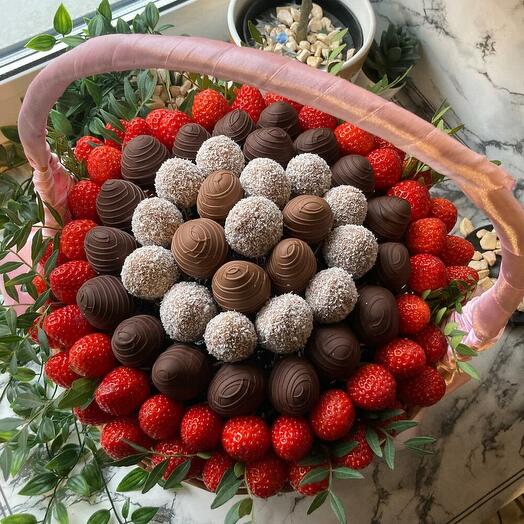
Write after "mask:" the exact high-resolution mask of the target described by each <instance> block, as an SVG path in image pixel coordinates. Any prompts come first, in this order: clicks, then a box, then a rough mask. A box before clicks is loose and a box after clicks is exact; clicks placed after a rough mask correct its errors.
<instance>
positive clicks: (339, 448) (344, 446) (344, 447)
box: [331, 440, 358, 457]
mask: <svg viewBox="0 0 524 524" xmlns="http://www.w3.org/2000/svg"><path fill="white" fill-rule="evenodd" d="M357 446H358V442H356V441H354V440H343V441H340V442H337V443H335V445H334V446H332V448H331V452H332V453H333V455H335V457H343V456H344V455H347V454H348V453H350V452H351V451H353V450H354V449H355V448H356V447H357Z"/></svg>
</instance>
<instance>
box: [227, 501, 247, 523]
mask: <svg viewBox="0 0 524 524" xmlns="http://www.w3.org/2000/svg"><path fill="white" fill-rule="evenodd" d="M252 509H253V499H252V498H244V499H241V500H239V501H238V502H236V503H235V504H233V505H232V506H231V508H229V511H228V512H227V514H226V518H225V519H224V524H237V522H238V521H239V520H240V519H241V518H242V517H245V516H246V515H249V514H250V513H251V510H252Z"/></svg>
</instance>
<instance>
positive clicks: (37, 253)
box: [31, 229, 45, 263]
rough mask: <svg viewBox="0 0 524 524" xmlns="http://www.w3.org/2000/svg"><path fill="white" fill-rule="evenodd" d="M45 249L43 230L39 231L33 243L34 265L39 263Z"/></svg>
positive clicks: (32, 256) (32, 257)
mask: <svg viewBox="0 0 524 524" xmlns="http://www.w3.org/2000/svg"><path fill="white" fill-rule="evenodd" d="M44 249H45V244H44V239H43V237H42V230H41V229H38V230H37V231H36V233H35V234H34V236H33V240H32V241H31V260H32V261H33V263H35V262H38V261H39V260H40V257H41V256H42V255H43V252H44Z"/></svg>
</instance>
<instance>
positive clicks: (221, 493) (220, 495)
mask: <svg viewBox="0 0 524 524" xmlns="http://www.w3.org/2000/svg"><path fill="white" fill-rule="evenodd" d="M241 484H242V481H241V480H239V479H237V478H236V477H235V480H233V481H232V482H230V483H227V484H224V485H223V486H222V487H220V488H219V489H217V494H216V497H215V498H214V499H213V502H212V503H211V509H216V508H218V507H220V506H222V505H223V504H225V503H226V502H227V501H228V500H230V499H232V498H233V497H234V496H235V495H236V494H237V492H238V489H239V488H240V486H241Z"/></svg>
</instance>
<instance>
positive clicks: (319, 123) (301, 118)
mask: <svg viewBox="0 0 524 524" xmlns="http://www.w3.org/2000/svg"><path fill="white" fill-rule="evenodd" d="M298 123H299V124H300V128H301V129H302V131H307V130H308V129H317V128H320V127H329V129H333V130H335V128H336V127H337V119H336V118H335V117H334V116H331V115H328V114H327V113H324V112H323V111H319V110H318V109H315V108H314V107H310V106H304V107H302V109H301V110H300V111H299V112H298Z"/></svg>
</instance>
